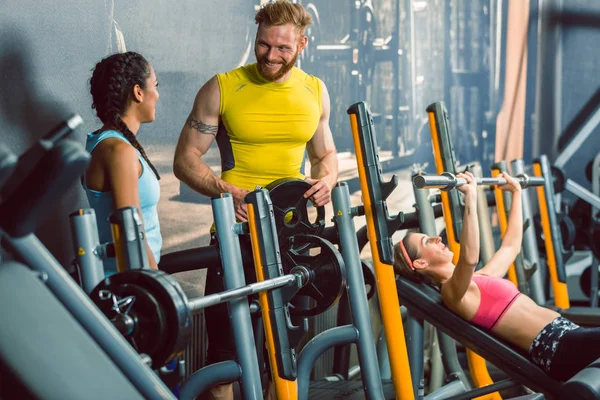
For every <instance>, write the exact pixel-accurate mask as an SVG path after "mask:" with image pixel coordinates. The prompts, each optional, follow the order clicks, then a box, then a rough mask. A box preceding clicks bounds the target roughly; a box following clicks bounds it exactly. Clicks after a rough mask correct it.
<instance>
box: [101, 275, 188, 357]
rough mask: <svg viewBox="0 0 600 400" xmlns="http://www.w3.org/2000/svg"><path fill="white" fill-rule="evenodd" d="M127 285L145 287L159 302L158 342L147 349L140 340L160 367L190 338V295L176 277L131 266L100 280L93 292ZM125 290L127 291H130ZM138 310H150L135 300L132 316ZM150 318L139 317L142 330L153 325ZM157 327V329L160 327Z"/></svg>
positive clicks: (140, 349)
mask: <svg viewBox="0 0 600 400" xmlns="http://www.w3.org/2000/svg"><path fill="white" fill-rule="evenodd" d="M127 285H129V286H134V285H135V286H137V287H140V288H142V289H144V290H145V291H146V292H147V293H149V294H150V295H151V296H152V297H153V298H154V299H156V302H157V303H158V304H159V305H160V309H161V312H160V318H157V321H160V323H161V329H160V332H162V333H161V334H160V335H155V336H154V338H155V346H154V347H152V348H151V351H148V349H149V347H147V348H144V349H142V348H139V344H138V349H139V351H140V352H142V353H145V354H148V356H150V358H151V359H152V367H153V368H155V369H156V368H160V367H162V366H163V365H165V364H167V363H168V362H170V361H171V360H172V359H173V358H174V357H175V356H176V355H177V354H179V353H180V352H181V351H183V349H184V348H185V346H186V345H187V343H188V341H189V338H190V335H191V330H192V318H191V311H190V308H189V305H188V302H187V298H186V296H185V294H184V293H183V291H182V290H181V287H180V286H179V284H178V283H177V281H175V280H174V279H173V278H172V277H170V276H169V275H168V274H166V273H165V272H163V271H157V270H151V269H141V270H130V271H125V272H121V273H118V274H115V275H112V276H111V277H109V278H107V279H105V280H104V281H103V282H101V283H100V284H99V285H98V287H96V288H95V289H94V292H95V293H96V292H97V291H99V290H100V289H103V288H104V289H108V290H111V291H114V290H117V289H118V288H119V287H126V286H127ZM122 294H124V295H125V294H127V292H122ZM95 297H98V296H97V295H96V296H95ZM136 302H137V299H136ZM139 313H142V314H143V315H144V316H146V315H147V314H148V313H147V312H146V310H145V309H137V308H136V306H135V304H134V305H133V307H132V309H131V312H130V314H132V316H133V314H135V315H137V314H139ZM147 319H148V318H145V319H144V320H143V321H144V323H143V324H142V320H140V323H139V330H142V329H144V328H148V327H149V326H150V325H149V323H150V322H149V321H147ZM136 329H138V327H136ZM154 330H155V331H156V332H157V329H154ZM156 332H155V333H156ZM140 334H141V333H140Z"/></svg>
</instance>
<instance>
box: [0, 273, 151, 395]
mask: <svg viewBox="0 0 600 400" xmlns="http://www.w3.org/2000/svg"><path fill="white" fill-rule="evenodd" d="M0 315H1V316H2V323H0V398H6V399H9V398H10V399H16V398H18V399H30V398H31V399H91V400H93V399H97V400H105V399H124V400H125V399H128V400H129V399H143V396H142V395H141V394H140V393H139V392H138V390H137V389H136V388H135V387H134V386H133V385H132V384H131V382H130V381H129V380H128V379H127V378H126V377H125V376H124V375H123V374H122V372H121V371H120V370H119V368H118V367H117V366H116V365H115V364H114V363H113V362H112V361H111V360H110V359H109V357H108V356H107V355H106V353H104V351H103V350H102V349H101V348H100V347H99V346H98V344H97V343H96V342H95V341H94V339H92V338H91V337H90V336H89V334H88V333H87V332H86V331H85V330H84V329H83V328H82V327H81V325H80V324H79V323H78V322H77V321H76V320H75V319H74V318H73V317H72V316H71V314H70V313H69V312H68V311H67V310H66V309H65V307H63V305H62V304H61V303H60V302H59V301H58V300H57V299H56V298H55V297H54V295H53V294H52V293H51V292H50V290H49V289H48V288H47V287H46V285H44V283H43V282H42V281H41V280H40V278H38V276H37V275H36V273H35V272H33V271H31V270H30V269H29V268H27V267H26V266H24V265H22V264H18V263H15V262H5V263H2V264H0Z"/></svg>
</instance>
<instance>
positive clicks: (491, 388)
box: [446, 379, 517, 400]
mask: <svg viewBox="0 0 600 400" xmlns="http://www.w3.org/2000/svg"><path fill="white" fill-rule="evenodd" d="M515 386H517V384H516V383H515V382H513V381H511V380H510V379H505V380H503V381H500V382H496V383H492V384H491V385H487V386H482V387H480V388H477V389H473V390H470V391H468V392H466V393H464V394H458V395H456V396H452V397H448V398H446V400H470V399H474V398H477V397H479V396H484V395H486V394H490V393H494V392H496V391H500V390H504V389H508V388H511V387H515Z"/></svg>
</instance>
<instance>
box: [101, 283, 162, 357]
mask: <svg viewBox="0 0 600 400" xmlns="http://www.w3.org/2000/svg"><path fill="white" fill-rule="evenodd" d="M101 290H107V291H109V292H111V293H112V294H114V295H115V296H116V299H117V300H122V299H125V298H127V297H130V296H131V297H133V298H134V300H133V303H132V304H131V307H130V308H129V311H128V312H126V313H127V315H129V316H130V317H132V318H133V320H134V329H133V332H132V333H131V334H130V335H128V336H126V337H125V339H126V340H127V341H128V342H129V343H130V344H131V346H132V347H133V348H134V349H135V350H136V351H137V352H138V353H140V354H147V355H148V356H150V357H151V358H152V359H153V360H154V357H155V354H156V353H157V352H158V351H160V348H161V346H162V343H164V342H165V341H166V315H165V311H164V309H163V308H162V307H161V306H160V304H159V302H158V301H157V300H156V298H155V297H154V296H153V295H152V293H150V291H148V290H146V289H144V288H143V287H141V286H139V285H136V284H134V283H118V282H115V281H114V280H111V279H110V278H107V279H105V280H104V281H102V282H100V284H98V286H96V288H95V289H94V291H93V292H92V293H91V294H90V298H91V299H92V301H93V302H94V303H95V304H96V305H97V306H98V308H99V309H100V311H102V313H103V314H104V315H106V317H107V318H108V319H112V318H113V317H114V316H115V315H116V314H117V312H116V311H115V310H114V309H113V308H112V306H113V300H112V298H109V299H102V298H101V297H100V291H101ZM124 309H125V310H127V309H128V307H124Z"/></svg>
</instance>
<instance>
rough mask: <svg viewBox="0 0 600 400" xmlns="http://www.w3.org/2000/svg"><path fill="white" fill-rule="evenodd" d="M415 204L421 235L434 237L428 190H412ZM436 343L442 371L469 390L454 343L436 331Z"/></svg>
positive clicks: (431, 207) (433, 221)
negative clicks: (442, 365) (440, 354)
mask: <svg viewBox="0 0 600 400" xmlns="http://www.w3.org/2000/svg"><path fill="white" fill-rule="evenodd" d="M413 190H414V194H415V202H416V205H417V206H416V207H417V212H418V213H419V226H420V230H421V233H424V234H425V235H428V236H435V235H436V234H437V230H436V227H435V215H434V213H433V206H432V205H431V203H430V202H429V189H418V188H414V189H413ZM437 337H438V343H439V346H440V352H441V353H442V362H443V364H444V370H445V371H446V374H447V375H448V377H450V378H451V379H459V380H460V381H461V382H463V385H464V387H466V388H470V387H471V386H470V384H469V380H468V379H467V377H466V375H465V373H464V371H463V369H462V367H461V365H460V362H459V361H458V354H457V353H456V342H455V341H454V340H453V339H452V338H450V337H449V336H448V335H446V334H444V333H442V332H440V331H439V330H438V331H437Z"/></svg>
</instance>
